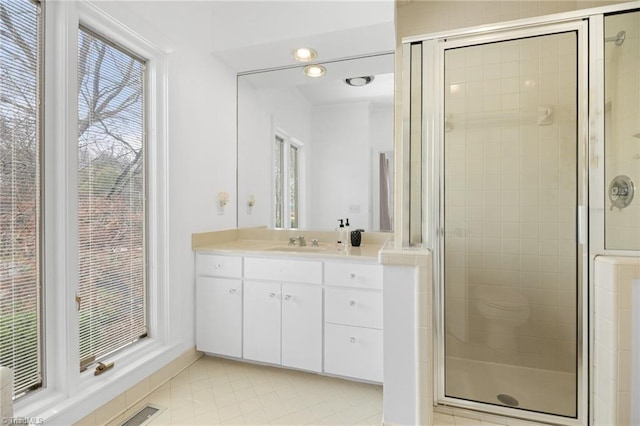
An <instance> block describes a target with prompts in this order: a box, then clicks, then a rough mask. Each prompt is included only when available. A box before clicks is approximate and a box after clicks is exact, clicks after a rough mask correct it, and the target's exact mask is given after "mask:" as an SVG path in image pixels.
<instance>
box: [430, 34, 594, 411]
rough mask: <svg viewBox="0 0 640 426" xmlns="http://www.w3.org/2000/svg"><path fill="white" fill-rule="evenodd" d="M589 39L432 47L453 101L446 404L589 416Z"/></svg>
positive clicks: (447, 193) (445, 242) (448, 149)
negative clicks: (585, 369)
mask: <svg viewBox="0 0 640 426" xmlns="http://www.w3.org/2000/svg"><path fill="white" fill-rule="evenodd" d="M585 37H586V27H585V26H584V24H583V23H582V22H572V23H563V24H555V25H547V26H545V27H534V28H526V29H520V30H513V29H512V30H510V31H509V32H508V33H506V32H505V33H499V32H495V33H493V34H489V35H486V34H484V35H482V36H477V35H475V36H466V37H465V36H461V37H457V38H451V37H449V38H447V39H444V38H442V39H439V40H434V41H433V42H432V43H431V44H428V45H427V47H426V48H425V53H426V56H427V57H429V58H434V59H435V63H436V64H438V65H437V67H436V68H437V69H438V70H437V71H436V72H435V75H436V77H435V78H434V81H437V82H439V83H438V84H437V85H439V86H440V88H437V85H434V86H433V87H434V90H436V91H437V92H436V93H437V95H438V97H440V99H441V102H442V104H441V105H442V108H440V110H439V111H437V112H436V113H435V114H434V117H436V122H437V121H439V123H438V124H435V128H436V131H435V133H434V134H436V135H439V136H436V137H435V138H434V140H435V141H436V142H434V146H433V152H434V158H438V159H439V161H438V162H437V166H436V167H437V168H439V171H438V177H437V179H436V180H438V181H439V188H438V189H439V193H440V197H441V198H440V216H439V218H437V219H436V220H437V221H438V224H437V229H439V230H440V232H439V233H438V234H439V235H440V237H439V241H437V242H435V243H436V245H438V248H437V250H436V251H437V256H438V257H439V272H438V275H439V277H440V285H439V291H440V294H438V295H437V296H438V298H439V299H440V309H441V311H442V312H441V315H440V319H441V324H440V333H441V334H442V336H441V337H442V341H441V343H440V345H441V349H440V352H439V354H438V355H439V358H440V359H439V365H440V367H441V370H440V386H439V389H438V392H439V400H440V402H441V403H447V404H450V405H457V406H461V407H470V408H478V406H481V407H480V408H481V409H483V410H486V411H492V412H497V413H501V414H510V415H515V416H520V417H526V418H531V419H534V418H537V419H544V417H545V416H546V417H548V415H553V416H563V417H566V418H577V417H578V412H579V410H580V409H582V407H579V405H581V404H582V402H579V401H580V399H579V398H578V395H579V388H581V386H582V384H581V380H582V378H581V374H580V371H581V364H582V354H583V353H584V352H583V348H582V344H581V339H582V337H581V336H582V333H583V331H582V321H581V319H580V317H581V315H582V314H581V306H582V299H583V297H584V292H583V291H582V288H586V287H583V284H582V283H583V282H584V278H585V277H584V275H586V273H585V272H584V271H583V262H582V260H581V257H582V253H583V252H584V253H586V251H584V246H583V244H582V241H580V238H579V234H580V232H581V231H580V227H581V223H584V222H583V221H582V220H580V219H579V217H580V215H582V209H580V208H579V206H580V205H583V200H582V198H583V195H584V193H585V191H584V185H585V183H584V182H585V180H584V176H585V168H586V165H585V164H584V160H582V158H583V156H584V149H585V148H584V146H585V140H586V138H585V137H584V135H585V132H584V125H583V123H584V122H585V121H583V118H582V117H583V116H584V114H585V113H586V108H583V103H584V97H583V96H582V95H581V93H583V92H584V90H583V89H584V84H585V78H584V74H583V71H582V70H583V67H582V66H579V64H580V61H584V60H586V59H585V58H586V57H585V56H584V49H586V43H585ZM429 46H430V47H429ZM424 61H425V62H424V63H425V64H426V63H427V61H428V59H427V58H426V57H425V60H424ZM425 66H427V65H425ZM428 66H432V65H428ZM425 93H426V92H425ZM428 96H429V95H428V94H426V95H425V98H424V102H429V97H428ZM431 99H433V98H431ZM514 410H519V411H514ZM536 416H537V417H536ZM568 421H569V422H570V420H568Z"/></svg>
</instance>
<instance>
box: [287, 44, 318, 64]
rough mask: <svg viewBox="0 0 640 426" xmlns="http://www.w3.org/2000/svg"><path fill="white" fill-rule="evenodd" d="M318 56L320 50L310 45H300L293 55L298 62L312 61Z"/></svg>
mask: <svg viewBox="0 0 640 426" xmlns="http://www.w3.org/2000/svg"><path fill="white" fill-rule="evenodd" d="M317 56H318V52H316V51H315V50H314V49H311V48H310V47H300V48H298V49H296V50H294V51H293V57H294V58H295V59H296V61H298V62H311V61H313V60H314V59H315V58H316V57H317Z"/></svg>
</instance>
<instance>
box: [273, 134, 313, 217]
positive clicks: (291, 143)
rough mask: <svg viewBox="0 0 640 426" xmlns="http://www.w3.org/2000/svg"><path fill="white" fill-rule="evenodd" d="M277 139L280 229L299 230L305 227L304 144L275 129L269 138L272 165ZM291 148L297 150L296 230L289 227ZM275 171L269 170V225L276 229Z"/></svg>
mask: <svg viewBox="0 0 640 426" xmlns="http://www.w3.org/2000/svg"><path fill="white" fill-rule="evenodd" d="M277 139H281V140H282V161H281V164H280V167H281V169H282V170H281V172H280V173H281V175H282V186H283V187H282V188H281V192H282V212H281V213H282V221H283V226H282V227H281V228H280V229H300V228H303V227H304V226H305V219H304V218H305V213H304V212H305V208H304V206H305V203H304V200H305V190H304V187H305V186H304V182H305V172H306V167H305V164H306V162H305V157H306V153H305V149H304V143H303V142H302V141H300V140H299V139H297V138H294V137H292V136H291V135H289V134H288V133H287V132H286V131H284V130H282V129H280V128H276V129H275V131H274V132H273V135H272V137H271V156H272V161H271V164H274V163H275V162H274V160H275V150H274V148H273V146H274V144H275V142H276V140H277ZM291 147H295V148H296V149H297V166H298V167H297V172H298V176H297V181H296V184H297V188H298V199H297V213H298V217H297V218H296V219H297V221H298V226H297V228H292V227H291V207H290V206H291V196H290V192H289V183H290V173H289V171H290V167H289V166H290V164H291V157H290V155H291V154H290V152H291ZM275 176H276V171H275V169H273V168H272V170H271V182H272V183H271V191H272V196H271V198H272V203H271V205H272V206H273V208H272V211H271V223H272V226H274V227H276V217H277V203H276V201H275V196H276V190H277V188H276V179H275Z"/></svg>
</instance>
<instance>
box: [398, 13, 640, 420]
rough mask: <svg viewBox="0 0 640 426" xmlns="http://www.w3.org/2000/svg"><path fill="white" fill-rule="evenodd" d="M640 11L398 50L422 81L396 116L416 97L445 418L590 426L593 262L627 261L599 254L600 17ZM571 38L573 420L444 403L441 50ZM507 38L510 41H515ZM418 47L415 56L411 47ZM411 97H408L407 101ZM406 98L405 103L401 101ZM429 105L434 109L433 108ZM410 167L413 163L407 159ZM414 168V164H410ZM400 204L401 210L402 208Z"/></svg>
mask: <svg viewBox="0 0 640 426" xmlns="http://www.w3.org/2000/svg"><path fill="white" fill-rule="evenodd" d="M636 9H640V1H636V2H632V3H625V4H619V5H614V6H605V7H599V8H593V9H585V10H579V11H575V12H567V13H560V14H555V15H549V16H543V17H536V18H530V19H522V20H517V21H510V22H505V23H500V24H496V25H483V26H479V27H473V28H466V29H460V30H452V31H446V32H441V33H435V34H429V35H424V36H415V37H407V38H404V39H403V40H402V43H403V51H402V54H403V63H404V64H405V66H406V64H411V59H410V58H411V55H412V52H418V53H419V56H416V58H415V59H416V60H419V61H421V62H422V74H423V78H422V81H421V84H420V85H419V86H418V87H415V85H414V86H413V87H410V86H409V79H407V78H405V79H403V94H404V96H403V110H404V111H410V110H411V108H410V105H409V103H410V99H413V98H416V95H415V93H416V91H418V92H419V93H420V94H421V108H422V122H421V124H420V125H421V126H422V127H421V137H422V141H423V147H424V148H423V150H422V169H423V171H424V173H423V185H424V190H423V194H425V197H424V200H423V201H424V212H423V221H424V225H423V230H424V236H423V241H424V247H426V248H428V249H431V250H432V251H433V292H434V294H433V300H434V303H433V307H432V308H433V323H434V328H433V337H434V339H433V365H434V370H435V371H434V372H433V378H434V389H433V391H434V393H433V394H434V401H433V405H434V406H435V407H444V409H445V411H446V412H453V413H456V412H457V411H460V412H464V413H465V414H464V415H466V416H468V415H469V412H470V411H471V412H473V413H474V414H475V413H477V414H478V416H480V417H481V416H482V415H483V414H490V415H500V416H507V417H513V418H520V419H524V420H530V421H536V422H542V423H549V424H562V425H572V426H573V425H576V426H577V425H584V424H591V423H592V420H593V408H592V406H591V398H592V396H593V395H592V391H593V387H592V380H593V378H592V377H591V375H590V370H591V368H590V367H592V356H591V355H592V351H593V348H592V342H593V338H594V333H593V330H592V327H591V326H590V319H591V318H592V313H593V299H592V297H590V295H591V294H593V259H594V258H595V257H596V256H597V255H598V254H605V253H606V254H614V255H615V254H623V253H624V254H626V255H633V254H634V253H633V252H629V251H624V252H620V251H612V250H605V248H604V214H603V207H604V193H605V192H604V191H605V189H604V168H603V167H601V165H599V164H598V159H600V160H599V161H600V162H603V160H602V159H603V158H604V112H603V111H604V80H603V70H604V63H603V62H604V42H605V37H604V16H605V15H607V14H612V13H621V12H625V11H629V12H631V11H633V10H636ZM560 30H562V31H566V30H572V31H573V30H575V31H577V33H578V70H577V71H578V100H577V107H578V129H577V130H578V131H577V138H578V150H579V152H578V175H579V179H578V194H577V199H578V203H577V211H576V217H577V228H578V232H577V240H578V241H577V246H578V252H577V261H578V270H577V279H578V295H577V297H578V309H577V316H578V318H577V321H578V324H577V327H578V335H577V343H578V351H577V366H578V368H577V380H578V386H577V392H578V395H577V401H578V412H577V418H575V419H573V418H567V417H562V416H555V415H547V414H541V413H536V412H532V411H523V410H518V409H513V408H508V407H499V406H494V405H491V404H485V403H480V402H472V401H466V400H461V399H456V398H450V397H445V396H444V373H445V370H444V338H445V335H444V292H443V289H444V287H443V285H444V282H443V270H444V253H443V239H444V227H443V225H444V216H443V209H442V208H441V206H442V202H443V196H444V186H443V184H444V168H443V155H442V150H443V147H442V142H443V135H444V132H445V128H444V127H445V117H444V108H443V102H444V101H443V98H444V94H443V90H444V88H443V86H444V76H443V71H442V70H443V66H442V58H443V52H444V47H443V45H444V44H446V43H449V44H447V46H449V47H451V46H453V45H452V44H451V43H458V44H459V45H460V46H465V45H473V44H480V43H486V42H488V41H492V40H494V41H498V40H501V41H506V40H509V39H513V38H518V36H521V35H523V34H530V35H544V34H552V33H553V32H558V31H560ZM514 34H517V35H515V36H514ZM418 46H419V47H420V48H419V49H418V48H417V47H418ZM412 93H413V94H412ZM407 94H409V96H407ZM434 99H435V100H436V102H433V101H434ZM408 118H409V117H408V114H406V113H405V114H403V135H405V137H406V135H410V134H411V123H410V120H409V119H408ZM411 160H413V161H415V159H411ZM413 164H415V163H413ZM405 202H408V201H407V200H405ZM637 254H639V255H640V253H637Z"/></svg>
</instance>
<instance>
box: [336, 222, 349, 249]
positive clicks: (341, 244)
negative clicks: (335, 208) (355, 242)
mask: <svg viewBox="0 0 640 426" xmlns="http://www.w3.org/2000/svg"><path fill="white" fill-rule="evenodd" d="M338 222H340V226H338V244H337V246H338V248H339V249H342V248H344V243H345V241H346V239H347V233H346V230H345V228H344V219H338Z"/></svg>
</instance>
